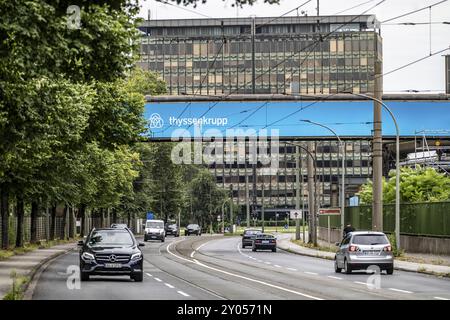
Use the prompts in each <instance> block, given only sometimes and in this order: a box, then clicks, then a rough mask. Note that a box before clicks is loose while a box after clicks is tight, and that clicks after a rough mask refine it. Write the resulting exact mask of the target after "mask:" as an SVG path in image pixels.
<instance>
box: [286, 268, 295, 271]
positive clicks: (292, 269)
mask: <svg viewBox="0 0 450 320" xmlns="http://www.w3.org/2000/svg"><path fill="white" fill-rule="evenodd" d="M286 269H288V270H291V271H297V269H294V268H286Z"/></svg>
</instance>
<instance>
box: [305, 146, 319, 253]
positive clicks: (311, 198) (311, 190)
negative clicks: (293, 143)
mask: <svg viewBox="0 0 450 320" xmlns="http://www.w3.org/2000/svg"><path fill="white" fill-rule="evenodd" d="M307 148H308V152H310V153H312V152H313V145H312V142H311V141H308V143H307ZM307 171H308V211H309V242H312V243H313V244H314V245H315V246H317V232H316V231H317V230H316V204H315V200H316V199H315V198H316V197H315V191H316V190H315V187H316V186H315V185H314V179H315V177H314V164H313V159H312V157H308V162H307Z"/></svg>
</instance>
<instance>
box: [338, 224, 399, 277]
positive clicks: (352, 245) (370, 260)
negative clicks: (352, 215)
mask: <svg viewBox="0 0 450 320" xmlns="http://www.w3.org/2000/svg"><path fill="white" fill-rule="evenodd" d="M336 245H337V246H338V247H339V251H338V252H336V256H335V259H334V270H335V272H337V273H339V272H341V270H344V272H345V273H351V272H352V271H353V270H361V269H367V268H368V267H369V266H378V267H379V268H380V271H382V270H386V273H387V274H392V273H393V272H394V256H393V254H392V246H391V244H390V242H389V240H388V238H387V237H386V235H385V234H384V233H383V232H372V231H356V232H350V233H348V234H347V235H346V236H345V238H344V239H343V240H342V242H341V243H339V242H338V243H336Z"/></svg>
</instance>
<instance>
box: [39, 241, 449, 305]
mask: <svg viewBox="0 0 450 320" xmlns="http://www.w3.org/2000/svg"><path fill="white" fill-rule="evenodd" d="M240 240H241V239H240V238H239V237H222V236H206V235H204V236H201V237H197V236H191V237H180V238H173V237H167V238H166V242H165V243H161V242H146V246H145V247H143V252H144V259H145V262H144V273H145V274H144V281H143V282H134V281H132V280H130V279H129V277H126V276H123V277H101V276H99V277H91V280H90V281H88V282H81V283H80V282H78V281H74V280H73V279H72V278H73V276H72V277H71V278H69V280H68V274H72V273H71V272H70V270H71V269H70V268H76V266H78V252H77V251H71V252H69V253H67V254H65V255H63V256H60V257H58V258H57V259H55V260H54V261H53V262H52V263H51V264H50V265H49V266H48V267H47V269H46V270H45V271H44V272H43V273H42V274H41V276H40V278H39V279H38V282H37V285H36V288H35V290H34V294H33V299H50V300H51V299H86V300H94V299H146V300H147V299H148V300H158V299H165V300H166V299H167V300H178V299H180V300H191V299H193V300H204V299H208V300H211V299H232V300H235V299H243V300H253V299H255V300H277V299H307V300H311V299H314V300H319V299H370V300H373V299H388V300H396V299H430V300H444V299H450V279H448V278H438V277H435V276H430V275H424V274H418V273H410V272H401V271H395V272H394V274H393V275H386V274H381V275H371V274H367V273H366V272H359V273H353V274H350V275H347V274H344V273H341V274H337V273H335V272H334V268H333V261H329V260H323V259H319V258H312V257H305V256H300V255H296V254H291V253H287V252H285V251H282V250H278V251H277V252H275V253H274V252H271V251H258V252H252V251H251V249H242V248H241V245H240ZM71 266H72V267H71ZM68 270H69V271H68ZM77 285H79V287H77Z"/></svg>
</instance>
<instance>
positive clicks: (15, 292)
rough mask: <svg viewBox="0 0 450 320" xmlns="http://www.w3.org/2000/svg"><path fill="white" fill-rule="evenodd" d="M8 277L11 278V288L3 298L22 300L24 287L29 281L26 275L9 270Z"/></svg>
mask: <svg viewBox="0 0 450 320" xmlns="http://www.w3.org/2000/svg"><path fill="white" fill-rule="evenodd" d="M10 277H11V278H12V280H13V283H12V287H11V290H10V291H9V292H8V293H7V294H6V295H5V296H4V297H3V300H22V298H23V294H24V292H25V289H26V287H27V285H28V283H29V282H30V278H29V277H27V276H18V275H17V273H16V271H15V270H13V271H12V272H11V275H10Z"/></svg>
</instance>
